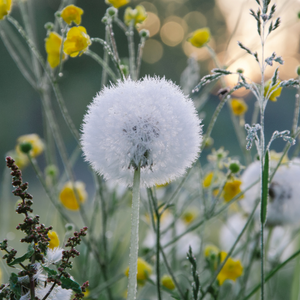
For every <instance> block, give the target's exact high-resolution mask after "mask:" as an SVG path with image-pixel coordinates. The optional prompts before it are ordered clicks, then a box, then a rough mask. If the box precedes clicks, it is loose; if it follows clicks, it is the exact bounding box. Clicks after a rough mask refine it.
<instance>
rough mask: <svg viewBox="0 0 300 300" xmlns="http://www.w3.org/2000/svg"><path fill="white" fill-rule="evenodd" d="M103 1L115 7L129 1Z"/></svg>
mask: <svg viewBox="0 0 300 300" xmlns="http://www.w3.org/2000/svg"><path fill="white" fill-rule="evenodd" d="M105 3H106V4H108V5H112V6H113V7H115V8H119V7H121V6H124V5H126V4H128V3H129V1H128V0H105Z"/></svg>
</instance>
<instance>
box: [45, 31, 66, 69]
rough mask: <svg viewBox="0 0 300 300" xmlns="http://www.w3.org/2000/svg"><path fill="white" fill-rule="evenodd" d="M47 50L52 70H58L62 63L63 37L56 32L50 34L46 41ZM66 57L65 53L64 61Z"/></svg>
mask: <svg viewBox="0 0 300 300" xmlns="http://www.w3.org/2000/svg"><path fill="white" fill-rule="evenodd" d="M45 41H46V42H45V48H46V52H47V54H48V56H47V61H48V63H49V65H50V67H51V68H52V69H54V68H56V67H57V66H58V65H59V63H60V49H61V43H62V37H61V36H60V35H59V34H57V33H56V32H50V34H49V36H48V37H47V38H46V40H45ZM65 58H66V55H65V54H64V53H63V55H62V59H65Z"/></svg>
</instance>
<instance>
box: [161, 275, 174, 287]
mask: <svg viewBox="0 0 300 300" xmlns="http://www.w3.org/2000/svg"><path fill="white" fill-rule="evenodd" d="M161 285H162V286H164V287H165V288H167V289H169V290H174V289H175V283H174V281H173V279H172V277H171V276H169V275H164V276H163V277H162V278H161Z"/></svg>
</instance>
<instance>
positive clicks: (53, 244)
mask: <svg viewBox="0 0 300 300" xmlns="http://www.w3.org/2000/svg"><path fill="white" fill-rule="evenodd" d="M48 238H49V239H50V242H49V245H48V248H50V249H54V248H57V247H58V246H59V238H58V235H57V233H56V232H55V231H51V230H50V231H49V232H48Z"/></svg>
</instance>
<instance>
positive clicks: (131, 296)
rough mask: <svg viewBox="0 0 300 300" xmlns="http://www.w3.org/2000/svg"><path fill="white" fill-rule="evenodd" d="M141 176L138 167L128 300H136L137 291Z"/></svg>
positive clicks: (132, 209)
mask: <svg viewBox="0 0 300 300" xmlns="http://www.w3.org/2000/svg"><path fill="white" fill-rule="evenodd" d="M140 176H141V170H140V167H138V169H137V170H135V171H134V178H133V188H132V207H131V237H130V254H129V277H128V294H127V300H135V299H136V292H137V279H136V276H137V260H138V250H139V207H140Z"/></svg>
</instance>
